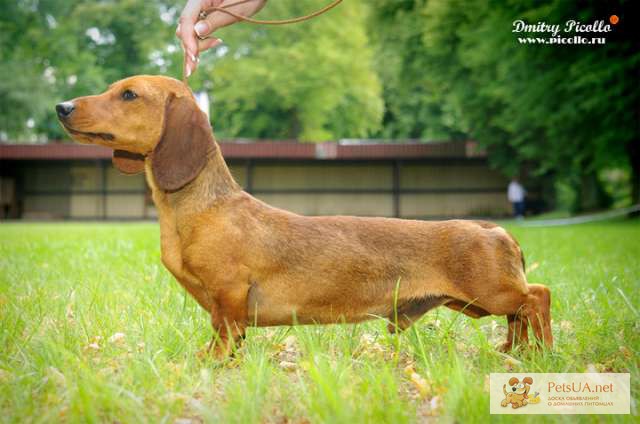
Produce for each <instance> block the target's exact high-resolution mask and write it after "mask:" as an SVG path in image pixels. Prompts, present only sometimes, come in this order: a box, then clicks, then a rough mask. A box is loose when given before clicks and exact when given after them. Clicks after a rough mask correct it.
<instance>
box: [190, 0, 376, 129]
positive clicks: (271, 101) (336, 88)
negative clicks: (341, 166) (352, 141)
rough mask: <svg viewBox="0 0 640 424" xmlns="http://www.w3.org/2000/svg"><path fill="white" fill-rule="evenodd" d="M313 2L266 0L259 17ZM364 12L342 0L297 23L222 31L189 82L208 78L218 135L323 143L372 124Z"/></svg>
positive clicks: (372, 76)
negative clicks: (219, 40)
mask: <svg viewBox="0 0 640 424" xmlns="http://www.w3.org/2000/svg"><path fill="white" fill-rule="evenodd" d="M317 7H318V4H317V2H311V1H298V2H295V3H293V2H290V1H288V2H284V1H274V2H271V3H269V5H268V7H266V8H265V9H263V12H261V14H260V18H262V19H278V18H282V17H291V16H301V15H304V14H306V13H309V11H312V10H314V9H317ZM366 16H367V7H366V6H365V5H364V4H363V3H362V2H354V1H347V2H344V3H343V4H341V5H340V7H339V8H338V9H335V10H333V11H331V12H329V13H328V14H327V15H324V16H321V17H320V18H317V19H314V20H311V21H307V22H305V23H303V24H297V25H288V26H278V27H267V26H254V25H248V24H239V25H234V26H232V27H229V28H228V29H222V30H221V31H220V32H219V36H220V37H221V38H222V39H223V40H224V41H225V45H224V46H223V47H221V48H219V49H218V51H217V52H215V53H206V54H205V55H203V63H202V65H201V69H200V71H198V73H197V75H196V78H195V81H194V84H193V85H194V86H197V85H198V83H197V82H198V81H202V80H207V81H210V85H209V87H211V91H212V93H213V96H214V101H213V117H214V121H215V124H216V127H217V129H218V134H220V135H221V136H230V137H233V136H245V137H259V138H299V139H301V140H304V141H324V140H335V139H338V138H344V137H353V138H355V137H367V136H368V135H369V134H371V133H372V132H374V131H376V130H378V129H379V123H380V118H381V115H382V101H381V94H380V93H381V85H380V81H379V79H378V76H377V74H376V73H375V71H374V69H373V67H372V59H373V49H372V48H371V47H370V43H369V38H368V35H367V31H366Z"/></svg>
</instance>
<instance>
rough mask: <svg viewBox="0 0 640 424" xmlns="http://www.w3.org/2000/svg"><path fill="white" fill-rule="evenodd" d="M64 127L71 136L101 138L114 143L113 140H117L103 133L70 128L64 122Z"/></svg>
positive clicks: (111, 135)
mask: <svg viewBox="0 0 640 424" xmlns="http://www.w3.org/2000/svg"><path fill="white" fill-rule="evenodd" d="M62 126H63V127H64V128H65V129H66V130H67V131H69V132H70V133H71V134H76V135H82V136H85V137H90V138H100V139H102V140H104V141H113V139H114V138H115V137H114V136H113V134H110V133H101V132H98V133H96V132H88V131H80V130H77V129H75V128H72V127H70V126H69V125H67V124H65V123H64V122H62Z"/></svg>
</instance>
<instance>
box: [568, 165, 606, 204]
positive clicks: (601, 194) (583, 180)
mask: <svg viewBox="0 0 640 424" xmlns="http://www.w3.org/2000/svg"><path fill="white" fill-rule="evenodd" d="M579 178H580V180H579V184H580V186H579V187H578V190H577V192H576V198H575V202H574V205H573V207H572V212H573V213H578V212H589V211H597V210H601V209H605V208H607V207H609V206H611V198H610V196H609V195H608V194H607V193H606V192H605V190H604V188H603V187H602V184H601V183H600V180H599V178H598V174H597V173H596V172H593V171H592V172H588V173H585V174H582V175H580V177H579Z"/></svg>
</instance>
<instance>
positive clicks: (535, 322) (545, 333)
mask: <svg viewBox="0 0 640 424" xmlns="http://www.w3.org/2000/svg"><path fill="white" fill-rule="evenodd" d="M523 310H524V315H525V317H526V320H527V321H528V322H529V324H531V328H532V329H533V334H535V336H536V338H537V339H538V341H539V342H540V343H541V344H543V345H544V346H545V347H547V348H551V347H553V334H552V333H551V291H550V290H549V289H548V288H547V287H546V286H543V285H541V284H529V295H528V296H527V301H526V305H525V307H524V308H523Z"/></svg>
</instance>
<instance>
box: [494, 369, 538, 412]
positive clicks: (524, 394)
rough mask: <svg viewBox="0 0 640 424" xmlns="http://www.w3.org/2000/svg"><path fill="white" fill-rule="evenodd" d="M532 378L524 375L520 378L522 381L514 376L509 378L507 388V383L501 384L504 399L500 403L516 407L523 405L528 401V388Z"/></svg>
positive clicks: (504, 405) (529, 388)
mask: <svg viewBox="0 0 640 424" xmlns="http://www.w3.org/2000/svg"><path fill="white" fill-rule="evenodd" d="M532 384H533V379H532V378H531V377H525V378H523V379H522V383H521V382H520V380H518V379H517V378H516V377H511V378H510V379H509V390H507V385H506V384H505V385H503V386H502V392H503V393H504V396H505V397H504V399H503V400H502V402H501V403H500V405H502V406H503V407H506V406H507V405H509V404H511V408H513V409H516V408H520V407H522V406H525V405H527V404H528V403H529V399H528V398H529V390H531V385H532Z"/></svg>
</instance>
